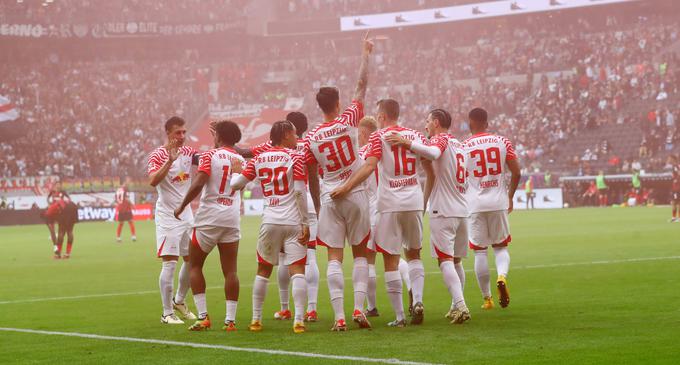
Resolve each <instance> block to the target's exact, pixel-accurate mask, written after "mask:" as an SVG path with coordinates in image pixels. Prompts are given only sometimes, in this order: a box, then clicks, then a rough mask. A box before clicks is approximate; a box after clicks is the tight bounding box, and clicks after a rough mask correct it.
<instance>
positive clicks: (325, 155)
mask: <svg viewBox="0 0 680 365" xmlns="http://www.w3.org/2000/svg"><path fill="white" fill-rule="evenodd" d="M363 116H364V107H363V104H361V102H359V101H353V102H352V104H351V105H350V106H349V107H347V109H345V111H344V112H343V113H342V115H340V116H339V117H338V118H336V119H335V120H332V121H330V122H327V123H323V124H319V125H318V126H317V127H316V128H314V129H313V130H312V131H311V132H309V133H308V134H307V136H306V137H305V146H304V154H305V162H306V163H308V164H309V163H318V165H319V172H320V174H321V199H322V201H324V202H330V201H331V198H330V193H331V192H332V191H333V190H334V189H335V188H338V187H340V186H341V185H342V184H343V183H344V182H345V181H347V179H349V177H350V176H352V173H353V172H354V171H356V170H358V169H359V168H360V167H361V159H360V158H359V129H358V128H357V126H358V124H359V120H361V118H363ZM364 189H365V186H364V184H359V186H357V187H356V188H355V189H354V191H360V190H364Z"/></svg>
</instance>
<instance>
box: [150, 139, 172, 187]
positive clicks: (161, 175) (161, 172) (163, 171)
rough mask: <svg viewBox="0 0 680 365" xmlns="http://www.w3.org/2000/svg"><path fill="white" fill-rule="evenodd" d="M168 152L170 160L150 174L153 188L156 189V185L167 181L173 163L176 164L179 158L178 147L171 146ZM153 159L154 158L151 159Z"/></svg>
mask: <svg viewBox="0 0 680 365" xmlns="http://www.w3.org/2000/svg"><path fill="white" fill-rule="evenodd" d="M167 150H168V159H167V160H166V161H165V163H164V164H163V165H162V166H161V167H160V168H159V169H157V170H156V171H154V172H152V173H150V174H149V185H151V186H153V187H156V185H158V184H160V182H161V181H163V179H165V177H166V176H167V175H168V172H170V168H171V167H172V163H173V162H175V160H176V159H177V158H178V157H179V148H178V147H177V145H175V144H171V145H170V146H169V147H168V149H167ZM153 158H154V157H151V159H153Z"/></svg>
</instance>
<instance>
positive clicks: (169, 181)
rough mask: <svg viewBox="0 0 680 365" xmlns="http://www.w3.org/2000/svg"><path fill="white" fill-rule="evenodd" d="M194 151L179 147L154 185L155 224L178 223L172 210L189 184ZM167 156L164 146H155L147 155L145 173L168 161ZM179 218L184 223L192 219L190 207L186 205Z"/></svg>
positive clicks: (173, 224)
mask: <svg viewBox="0 0 680 365" xmlns="http://www.w3.org/2000/svg"><path fill="white" fill-rule="evenodd" d="M195 153H197V151H196V150H195V149H193V148H192V147H189V146H182V147H180V149H179V157H177V159H176V160H175V161H173V163H172V166H171V167H170V171H168V174H167V175H166V176H165V178H164V179H163V180H161V182H160V183H159V184H158V185H156V192H157V193H158V200H157V201H156V222H157V224H159V225H161V226H170V227H173V226H176V225H178V223H180V222H178V221H177V219H176V218H175V215H174V214H175V213H174V212H175V208H177V207H179V205H180V204H182V200H183V199H184V196H185V195H186V193H187V191H189V186H191V161H192V159H193V155H194V154H195ZM168 158H169V155H168V150H167V149H166V148H165V147H163V146H161V147H158V148H156V150H154V151H153V152H151V154H150V155H149V161H148V164H147V173H148V174H149V175H151V174H152V173H154V172H156V171H158V170H160V168H161V167H163V165H164V164H165V162H166V161H168ZM180 218H181V220H182V221H183V222H184V223H186V222H189V223H190V222H191V220H192V219H193V214H192V212H191V207H186V209H184V212H182V215H181V216H180ZM184 223H183V224H184Z"/></svg>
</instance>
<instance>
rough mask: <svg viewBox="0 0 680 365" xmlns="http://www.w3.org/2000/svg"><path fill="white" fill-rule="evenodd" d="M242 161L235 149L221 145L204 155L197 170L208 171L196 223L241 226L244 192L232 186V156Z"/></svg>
mask: <svg viewBox="0 0 680 365" xmlns="http://www.w3.org/2000/svg"><path fill="white" fill-rule="evenodd" d="M234 159H238V160H240V161H241V162H243V161H244V160H243V157H241V156H240V155H239V154H238V153H237V152H236V151H234V150H233V149H231V148H228V147H221V148H216V149H212V150H210V151H207V152H205V153H203V154H202V155H201V158H200V160H199V164H198V171H199V172H203V173H205V174H207V175H208V182H207V183H206V184H205V186H204V187H203V193H202V194H201V200H200V203H199V207H198V212H197V213H196V218H195V220H194V221H195V225H196V226H197V227H200V226H219V227H231V228H238V227H239V223H240V215H241V195H240V194H239V193H238V192H236V191H233V190H232V189H231V188H230V187H229V182H230V181H231V175H232V170H233V166H232V160H234Z"/></svg>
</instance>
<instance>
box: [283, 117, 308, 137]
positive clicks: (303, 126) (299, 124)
mask: <svg viewBox="0 0 680 365" xmlns="http://www.w3.org/2000/svg"><path fill="white" fill-rule="evenodd" d="M286 120H287V121H289V122H291V123H293V125H294V126H295V134H297V135H298V137H302V135H303V134H304V133H305V132H306V131H307V116H306V115H304V114H302V113H300V112H290V113H288V115H286Z"/></svg>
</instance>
